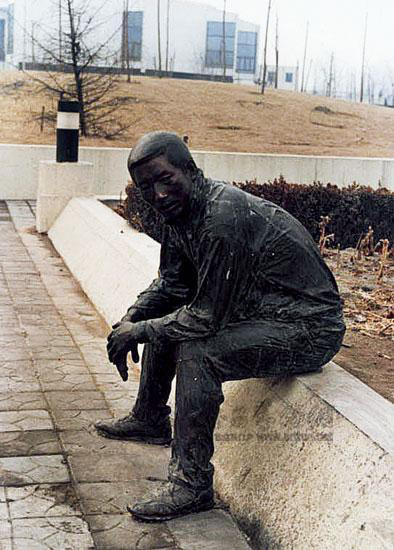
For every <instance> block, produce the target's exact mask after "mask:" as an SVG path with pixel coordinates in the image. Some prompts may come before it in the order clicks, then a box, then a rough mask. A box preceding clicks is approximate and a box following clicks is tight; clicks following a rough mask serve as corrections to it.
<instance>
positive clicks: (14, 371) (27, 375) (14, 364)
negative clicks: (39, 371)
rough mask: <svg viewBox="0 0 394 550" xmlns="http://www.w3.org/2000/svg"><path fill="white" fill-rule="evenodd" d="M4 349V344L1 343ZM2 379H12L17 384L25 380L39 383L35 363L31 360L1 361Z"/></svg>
mask: <svg viewBox="0 0 394 550" xmlns="http://www.w3.org/2000/svg"><path fill="white" fill-rule="evenodd" d="M0 348H1V349H2V342H1V341H0ZM0 373H1V378H12V379H13V380H14V381H15V382H23V381H25V380H32V381H37V378H36V376H35V372H34V368H33V363H32V361H31V360H30V359H26V360H24V361H0Z"/></svg>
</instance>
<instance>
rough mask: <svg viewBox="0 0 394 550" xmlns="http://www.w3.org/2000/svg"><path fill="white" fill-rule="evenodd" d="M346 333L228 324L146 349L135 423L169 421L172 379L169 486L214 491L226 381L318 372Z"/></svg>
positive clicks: (331, 324) (297, 325) (304, 326)
mask: <svg viewBox="0 0 394 550" xmlns="http://www.w3.org/2000/svg"><path fill="white" fill-rule="evenodd" d="M344 332H345V326H344V324H343V322H342V320H341V318H338V319H336V320H335V321H333V320H332V319H329V320H327V322H326V323H324V322H322V320H321V319H320V320H319V322H318V323H317V322H311V323H308V322H307V321H297V322H281V321H253V322H242V323H236V324H233V325H228V326H227V327H226V328H225V329H223V330H221V331H219V332H217V333H216V334H215V335H214V336H212V337H209V338H203V339H196V340H187V341H182V342H178V343H175V342H168V343H166V342H165V343H160V344H145V347H144V351H143V355H142V370H141V378H140V386H139V391H138V396H137V400H136V403H135V405H134V408H133V412H134V414H135V416H136V417H137V418H139V419H140V420H143V421H146V422H148V423H151V424H160V423H161V422H163V421H165V420H166V419H167V417H168V415H169V414H170V412H171V409H170V407H169V406H168V404H167V402H168V398H169V395H170V391H171V383H172V380H173V379H174V377H175V375H176V395H175V423H174V438H173V442H172V446H171V459H170V465H169V479H171V480H172V481H173V482H175V483H178V484H186V485H187V486H191V487H193V488H195V489H196V490H200V489H206V488H207V487H209V486H211V485H212V482H213V472H214V468H213V465H212V463H211V461H210V460H211V457H212V455H213V452H214V438H213V434H214V429H215V424H216V420H217V417H218V415H219V409H220V405H221V404H222V402H223V400H224V397H223V392H222V383H223V382H225V381H228V380H241V379H246V378H264V377H268V376H285V375H294V374H299V373H305V372H314V371H316V370H319V369H320V368H321V367H322V366H323V365H325V364H326V363H327V362H328V361H330V359H332V357H333V356H334V355H335V353H337V351H338V350H339V348H340V346H341V343H342V340H343V336H344Z"/></svg>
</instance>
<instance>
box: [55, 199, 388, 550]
mask: <svg viewBox="0 0 394 550" xmlns="http://www.w3.org/2000/svg"><path fill="white" fill-rule="evenodd" d="M49 237H50V238H51V240H52V242H53V243H54V245H55V247H56V248H57V249H58V251H59V252H60V254H61V255H62V256H63V258H64V260H65V261H66V263H67V265H68V266H69V268H70V269H71V271H72V272H73V274H74V276H75V277H76V278H77V279H78V280H79V281H80V283H81V285H82V287H83V289H84V290H85V292H86V293H87V294H88V296H89V297H90V299H91V300H92V301H93V303H94V304H95V305H96V307H97V309H98V310H99V311H100V312H101V313H102V314H103V316H104V317H105V318H106V320H107V321H108V322H109V323H112V322H113V321H115V320H118V318H119V317H120V316H121V315H122V314H123V313H124V311H125V309H126V307H127V306H128V305H130V304H131V303H132V301H133V299H134V298H135V296H136V295H137V293H138V292H140V291H141V290H142V289H143V288H145V287H146V286H147V284H148V283H149V282H150V281H151V280H152V278H153V277H155V276H156V270H157V266H158V259H159V246H158V245H157V243H154V242H153V241H152V240H151V239H149V237H147V236H145V235H142V234H139V233H137V232H136V231H134V230H133V229H131V228H130V227H128V226H127V224H126V222H124V221H123V220H122V219H121V218H120V217H118V216H117V215H116V214H115V213H113V212H112V211H111V210H110V209H109V208H107V207H105V206H104V205H102V204H101V203H99V202H98V201H97V200H95V199H81V198H75V199H72V200H71V201H70V203H69V204H68V205H67V207H66V208H65V209H64V210H63V212H62V214H61V215H60V216H59V218H58V219H57V221H56V223H55V224H54V226H53V227H52V229H51V230H50V232H49ZM225 397H226V399H225V402H224V404H223V406H222V410H221V414H220V417H219V421H218V426H217V430H216V451H215V456H214V462H215V466H216V477H215V482H216V488H217V490H218V492H219V494H220V496H221V497H222V498H223V500H224V501H225V502H226V503H227V504H229V506H230V508H231V510H232V512H233V513H234V515H235V517H237V518H238V520H239V521H240V523H241V524H242V525H243V527H244V528H245V530H246V532H247V533H248V534H249V535H250V536H251V537H252V539H253V541H254V543H255V545H256V548H259V549H269V550H271V549H282V548H285V549H287V548H289V549H290V548H291V549H297V550H304V549H305V548H315V549H319V550H320V549H322V550H334V549H335V550H336V549H338V548H340V549H341V550H347V549H349V550H350V549H357V550H360V549H361V550H362V549H365V550H371V549H373V550H379V549H392V548H393V543H394V515H393V513H392V510H393V509H394V487H393V473H394V458H393V454H394V453H393V452H394V445H393V442H394V406H393V405H392V404H391V403H389V402H388V401H387V400H385V399H384V398H382V397H381V396H379V395H378V394H376V392H374V391H373V390H371V389H370V388H368V387H367V386H366V385H365V384H363V383H362V382H360V381H359V380H357V379H356V378H354V377H353V376H352V375H350V374H349V373H347V372H346V371H344V370H343V369H341V368H340V367H339V366H338V365H336V364H334V363H330V364H329V365H327V366H326V367H325V369H324V371H323V373H322V374H315V375H308V376H298V377H293V378H287V379H278V378H276V379H271V380H269V379H266V380H256V379H253V380H243V381H240V382H229V383H226V384H225Z"/></svg>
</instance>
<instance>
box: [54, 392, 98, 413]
mask: <svg viewBox="0 0 394 550" xmlns="http://www.w3.org/2000/svg"><path fill="white" fill-rule="evenodd" d="M47 399H48V401H49V403H50V406H51V409H52V410H54V411H56V410H64V409H68V410H78V411H81V410H89V409H101V410H102V409H106V402H105V400H104V397H103V396H102V394H101V393H100V392H98V391H75V392H60V391H51V392H48V393H47Z"/></svg>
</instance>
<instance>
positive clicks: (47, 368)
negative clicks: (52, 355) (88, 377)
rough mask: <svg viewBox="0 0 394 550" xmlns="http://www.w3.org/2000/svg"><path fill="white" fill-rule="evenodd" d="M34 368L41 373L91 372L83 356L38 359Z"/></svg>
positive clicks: (46, 374) (48, 374)
mask: <svg viewBox="0 0 394 550" xmlns="http://www.w3.org/2000/svg"><path fill="white" fill-rule="evenodd" d="M34 368H35V369H36V370H37V372H38V373H39V374H40V375H45V376H47V377H49V376H51V375H52V374H53V375H54V376H56V375H57V374H89V369H88V368H87V366H86V363H85V362H84V360H83V359H82V358H79V359H37V360H35V361H34Z"/></svg>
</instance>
